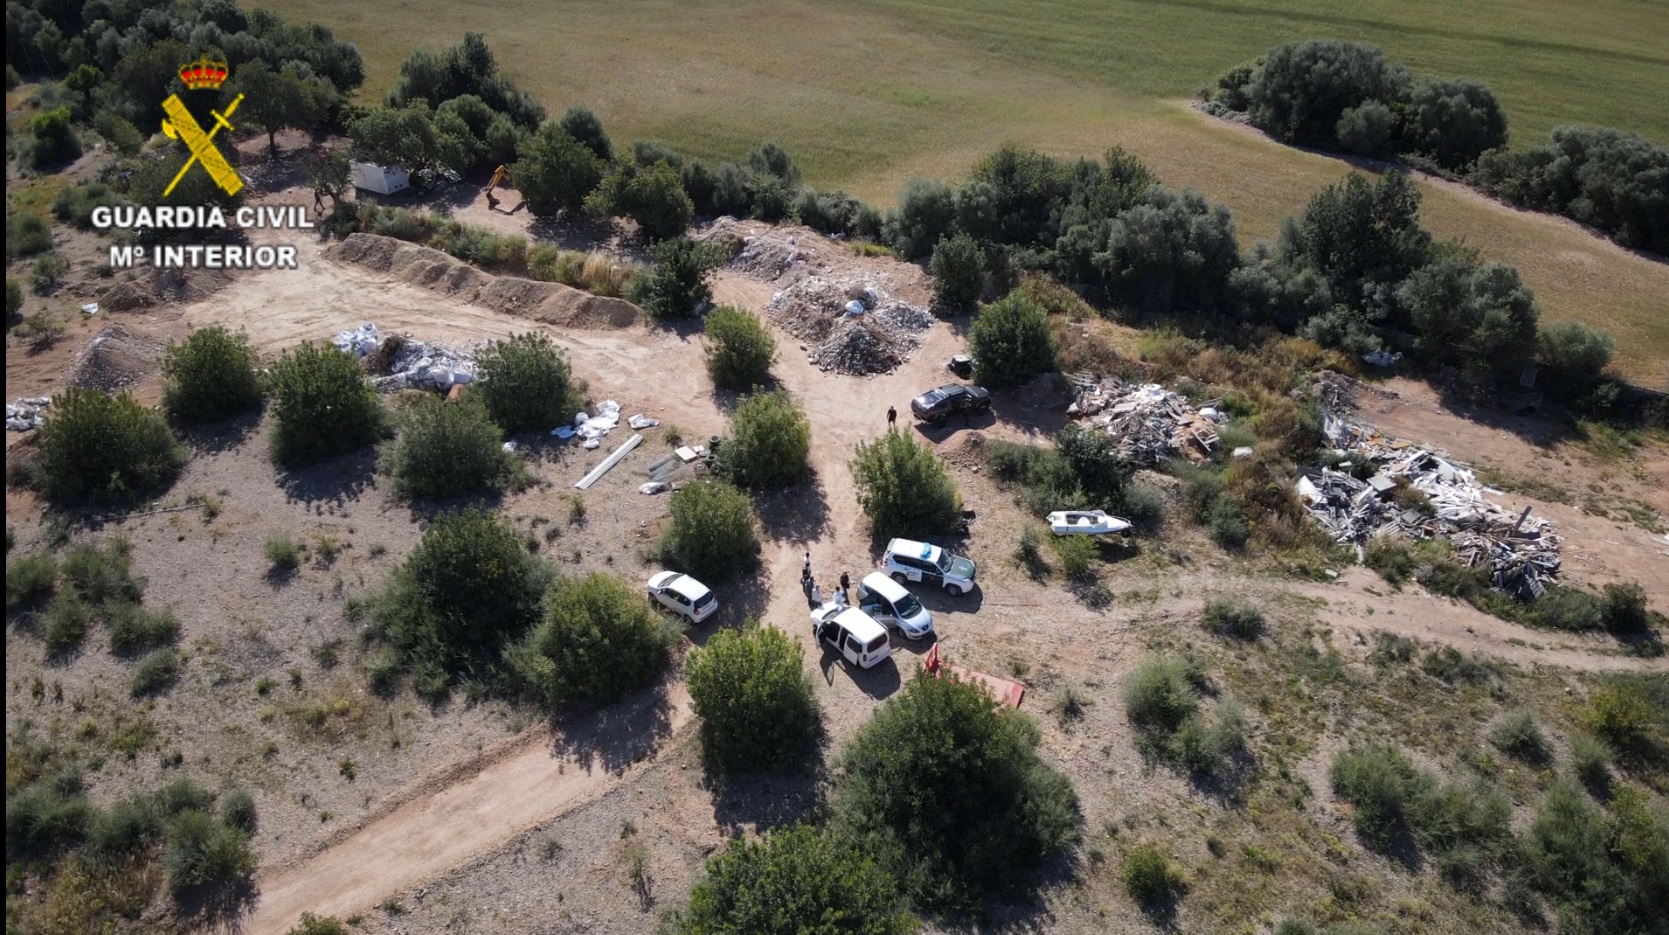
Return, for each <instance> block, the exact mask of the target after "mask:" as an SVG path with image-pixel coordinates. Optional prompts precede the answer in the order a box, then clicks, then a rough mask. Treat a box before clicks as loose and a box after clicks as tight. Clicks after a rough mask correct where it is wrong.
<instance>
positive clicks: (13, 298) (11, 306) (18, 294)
mask: <svg viewBox="0 0 1669 935" xmlns="http://www.w3.org/2000/svg"><path fill="white" fill-rule="evenodd" d="M22 308H23V284H22V283H20V282H18V281H17V280H15V279H13V278H12V277H10V276H7V277H6V326H7V327H11V325H12V324H14V323H15V319H17V318H18V317H19V316H18V312H19V311H20V310H21V309H22Z"/></svg>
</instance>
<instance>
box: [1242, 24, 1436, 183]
mask: <svg viewBox="0 0 1669 935" xmlns="http://www.w3.org/2000/svg"><path fill="white" fill-rule="evenodd" d="M1410 82H1411V79H1410V78H1409V75H1408V70H1407V69H1405V68H1404V67H1403V66H1402V65H1400V64H1398V63H1396V62H1392V61H1389V60H1388V59H1386V58H1385V53H1384V52H1383V51H1381V50H1380V49H1378V48H1376V47H1374V46H1370V45H1365V44H1363V43H1359V42H1341V41H1338V40H1336V39H1311V40H1307V41H1304V42H1289V43H1284V44H1282V45H1278V46H1275V47H1274V48H1272V49H1270V50H1269V51H1268V52H1265V53H1264V56H1263V60H1262V63H1261V64H1260V65H1258V66H1257V68H1256V69H1255V70H1254V71H1253V73H1252V75H1251V77H1250V80H1249V81H1248V82H1247V84H1246V88H1245V93H1246V103H1247V107H1246V112H1247V113H1248V114H1249V115H1250V116H1251V118H1252V122H1253V123H1255V124H1257V125H1258V126H1259V127H1261V128H1263V129H1265V130H1267V131H1269V132H1270V133H1271V134H1273V135H1274V136H1275V137H1276V138H1277V139H1279V140H1282V141H1283V142H1287V143H1295V144H1298V145H1300V146H1318V147H1322V148H1327V149H1331V148H1334V147H1335V146H1336V145H1337V140H1338V133H1339V126H1340V121H1341V120H1343V119H1345V118H1346V115H1347V113H1348V112H1349V111H1351V110H1352V109H1354V108H1358V107H1361V106H1362V105H1363V104H1366V103H1369V102H1378V103H1380V104H1381V105H1382V106H1383V105H1387V104H1397V103H1400V102H1402V101H1404V100H1406V99H1407V97H1408V90H1409V85H1410ZM1369 155H1376V153H1370V154H1369Z"/></svg>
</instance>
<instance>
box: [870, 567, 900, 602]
mask: <svg viewBox="0 0 1669 935" xmlns="http://www.w3.org/2000/svg"><path fill="white" fill-rule="evenodd" d="M863 586H864V588H866V589H867V590H868V591H869V593H871V594H879V595H881V596H882V597H884V598H886V599H887V600H889V601H895V602H896V601H898V600H899V599H901V598H902V597H904V595H906V594H909V593H910V591H909V589H908V588H906V587H904V585H902V584H899V583H898V582H896V581H894V580H892V579H891V578H889V577H887V576H886V575H884V574H882V573H881V572H878V571H872V572H870V573H869V574H867V575H864V578H863Z"/></svg>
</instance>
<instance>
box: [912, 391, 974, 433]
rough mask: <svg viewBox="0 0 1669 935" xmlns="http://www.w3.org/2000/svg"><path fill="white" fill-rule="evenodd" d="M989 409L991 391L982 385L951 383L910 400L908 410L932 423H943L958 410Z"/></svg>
mask: <svg viewBox="0 0 1669 935" xmlns="http://www.w3.org/2000/svg"><path fill="white" fill-rule="evenodd" d="M990 409H991V391H990V390H987V389H986V388H985V387H983V386H962V385H960V384H956V383H951V384H948V385H946V386H941V387H939V388H938V389H936V390H928V391H927V392H925V393H923V394H921V395H920V396H917V397H916V398H915V399H912V400H910V411H911V412H913V413H915V414H916V418H918V419H920V420H921V421H923V422H931V423H933V424H934V425H944V424H945V420H946V419H949V418H950V417H951V416H952V415H954V414H956V413H958V412H989V411H990Z"/></svg>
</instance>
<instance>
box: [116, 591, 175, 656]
mask: <svg viewBox="0 0 1669 935" xmlns="http://www.w3.org/2000/svg"><path fill="white" fill-rule="evenodd" d="M105 618H106V622H107V623H109V624H110V649H111V651H112V652H114V653H116V655H118V656H137V655H139V654H140V653H144V652H149V651H151V650H155V649H161V648H164V647H168V646H172V645H174V644H175V643H177V642H179V639H180V621H179V618H177V617H175V616H174V612H173V611H171V610H166V609H164V610H152V609H150V608H147V607H141V606H139V605H138V604H136V603H132V602H129V601H119V602H116V603H112V604H108V605H107V606H106V608H105Z"/></svg>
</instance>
